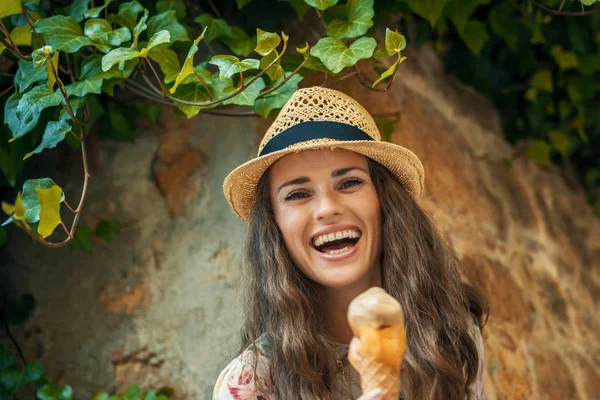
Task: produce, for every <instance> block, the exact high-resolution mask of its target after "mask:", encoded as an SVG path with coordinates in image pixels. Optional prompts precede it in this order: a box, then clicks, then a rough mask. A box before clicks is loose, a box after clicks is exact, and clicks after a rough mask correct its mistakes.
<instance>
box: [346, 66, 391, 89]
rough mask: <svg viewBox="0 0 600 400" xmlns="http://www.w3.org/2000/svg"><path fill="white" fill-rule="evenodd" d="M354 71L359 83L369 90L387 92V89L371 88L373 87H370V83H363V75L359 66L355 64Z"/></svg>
mask: <svg viewBox="0 0 600 400" xmlns="http://www.w3.org/2000/svg"><path fill="white" fill-rule="evenodd" d="M354 70H355V71H356V77H357V78H358V81H359V82H360V84H361V85H363V86H364V87H366V88H367V89H370V90H372V91H374V92H387V89H377V88H374V87H371V85H369V84H368V83H366V82H365V81H363V78H362V75H361V74H360V69H358V64H354Z"/></svg>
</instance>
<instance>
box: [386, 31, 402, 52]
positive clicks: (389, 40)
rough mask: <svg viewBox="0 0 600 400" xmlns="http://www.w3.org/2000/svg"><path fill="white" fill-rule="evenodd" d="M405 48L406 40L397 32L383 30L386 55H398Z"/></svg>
mask: <svg viewBox="0 0 600 400" xmlns="http://www.w3.org/2000/svg"><path fill="white" fill-rule="evenodd" d="M405 47H406V38H405V37H404V35H402V34H400V33H398V31H392V30H390V29H389V28H385V51H386V52H387V53H388V55H390V56H391V55H394V54H395V53H399V52H401V51H402V50H404V48H405Z"/></svg>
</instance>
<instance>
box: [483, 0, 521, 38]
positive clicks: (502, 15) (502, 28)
mask: <svg viewBox="0 0 600 400" xmlns="http://www.w3.org/2000/svg"><path fill="white" fill-rule="evenodd" d="M515 11H516V10H515V9H514V8H513V6H512V5H511V4H510V3H509V2H498V3H496V4H495V5H494V7H493V8H492V10H491V11H490V14H489V20H490V26H491V28H492V32H494V33H495V34H496V35H498V36H500V37H501V38H502V39H504V41H505V42H506V45H507V46H508V47H509V48H510V49H512V50H516V49H517V44H518V42H519V20H518V18H517V16H516V15H514V14H515Z"/></svg>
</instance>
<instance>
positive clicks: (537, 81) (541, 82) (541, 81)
mask: <svg viewBox="0 0 600 400" xmlns="http://www.w3.org/2000/svg"><path fill="white" fill-rule="evenodd" d="M531 86H532V87H534V88H536V89H538V90H541V91H544V92H548V93H552V91H553V90H554V86H553V84H552V72H550V70H549V69H547V68H544V69H541V70H539V71H537V72H536V73H535V74H534V75H533V76H532V77H531Z"/></svg>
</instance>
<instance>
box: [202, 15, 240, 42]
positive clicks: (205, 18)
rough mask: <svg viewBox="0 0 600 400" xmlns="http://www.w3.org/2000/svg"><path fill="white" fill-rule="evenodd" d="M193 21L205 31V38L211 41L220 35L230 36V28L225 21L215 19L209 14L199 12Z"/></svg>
mask: <svg viewBox="0 0 600 400" xmlns="http://www.w3.org/2000/svg"><path fill="white" fill-rule="evenodd" d="M194 22H197V23H199V24H200V25H201V26H202V27H203V28H204V29H205V31H206V40H207V41H209V42H210V41H212V40H214V39H218V38H220V37H221V36H231V34H232V30H231V27H230V26H229V24H228V23H227V21H225V20H223V19H217V18H215V17H213V16H212V15H210V14H200V15H199V16H198V17H196V19H194Z"/></svg>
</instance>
